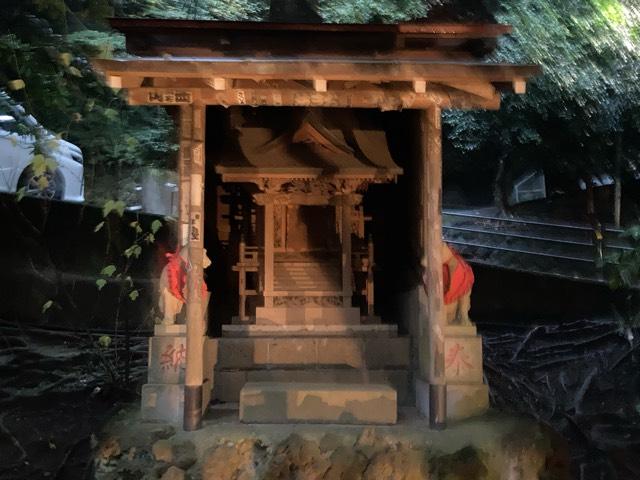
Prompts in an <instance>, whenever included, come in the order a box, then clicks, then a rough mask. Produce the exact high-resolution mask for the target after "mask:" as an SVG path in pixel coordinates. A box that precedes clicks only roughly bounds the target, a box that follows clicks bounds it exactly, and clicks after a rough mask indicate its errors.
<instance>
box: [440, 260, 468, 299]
mask: <svg viewBox="0 0 640 480" xmlns="http://www.w3.org/2000/svg"><path fill="white" fill-rule="evenodd" d="M451 252H452V253H453V256H454V258H455V259H456V260H457V261H458V265H457V266H456V268H455V269H454V270H453V274H452V273H451V272H450V269H449V265H448V264H446V263H444V264H443V265H442V270H443V272H442V274H443V277H444V304H445V305H449V304H451V303H453V302H455V301H456V300H458V299H459V298H460V297H462V296H464V295H466V294H467V293H468V292H470V291H471V287H473V281H474V276H473V270H472V269H471V267H470V266H469V264H468V263H467V262H465V261H464V260H463V259H462V257H461V256H460V255H459V254H458V253H457V252H456V251H454V250H453V249H452V250H451Z"/></svg>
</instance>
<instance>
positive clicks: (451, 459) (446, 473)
mask: <svg viewBox="0 0 640 480" xmlns="http://www.w3.org/2000/svg"><path fill="white" fill-rule="evenodd" d="M482 456H483V454H482V452H480V451H478V450H477V449H476V448H474V447H472V446H468V447H465V448H463V449H461V450H458V451H457V452H455V453H452V454H450V455H443V456H441V457H438V458H435V459H433V460H432V463H433V472H434V477H435V478H446V479H447V480H466V479H469V478H485V477H486V476H487V474H488V470H487V467H486V466H485V464H484V462H483V460H482ZM501 478H505V480H506V479H509V478H510V477H501Z"/></svg>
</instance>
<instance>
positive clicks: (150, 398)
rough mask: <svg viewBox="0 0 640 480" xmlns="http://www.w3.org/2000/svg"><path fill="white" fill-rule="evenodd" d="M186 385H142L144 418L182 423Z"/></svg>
mask: <svg viewBox="0 0 640 480" xmlns="http://www.w3.org/2000/svg"><path fill="white" fill-rule="evenodd" d="M183 414H184V385H177V384H175V385H167V384H157V383H147V384H146V385H143V386H142V420H144V421H156V422H168V423H173V424H175V425H182V416H183Z"/></svg>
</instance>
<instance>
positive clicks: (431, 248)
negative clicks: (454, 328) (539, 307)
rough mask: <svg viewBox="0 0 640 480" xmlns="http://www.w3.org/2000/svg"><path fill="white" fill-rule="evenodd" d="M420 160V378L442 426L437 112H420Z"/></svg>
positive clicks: (439, 138)
mask: <svg viewBox="0 0 640 480" xmlns="http://www.w3.org/2000/svg"><path fill="white" fill-rule="evenodd" d="M420 150H421V159H422V182H423V184H422V186H423V188H422V238H423V249H424V254H423V260H422V263H423V267H424V273H423V275H424V277H423V279H424V282H425V286H426V294H427V312H426V313H427V318H428V324H427V325H422V326H421V328H420V332H421V338H420V375H421V376H422V379H423V380H427V381H428V383H429V420H430V423H431V426H432V427H433V428H444V426H445V425H446V414H447V412H446V381H445V366H444V329H445V324H446V313H445V308H444V292H443V278H442V209H441V203H442V127H441V111H440V108H438V107H435V106H433V107H430V108H428V109H426V110H423V111H421V112H420Z"/></svg>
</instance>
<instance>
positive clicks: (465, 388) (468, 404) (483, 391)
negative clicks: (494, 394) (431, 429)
mask: <svg viewBox="0 0 640 480" xmlns="http://www.w3.org/2000/svg"><path fill="white" fill-rule="evenodd" d="M415 386H416V407H417V408H418V411H419V412H420V414H421V415H422V416H423V417H426V418H428V417H429V384H428V383H427V382H425V381H423V380H419V379H418V380H416V382H415ZM488 408H489V387H488V386H487V385H484V384H482V383H479V384H449V385H447V421H459V420H464V419H466V418H471V417H475V416H478V415H482V414H483V413H485V412H486V411H487V409H488Z"/></svg>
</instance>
